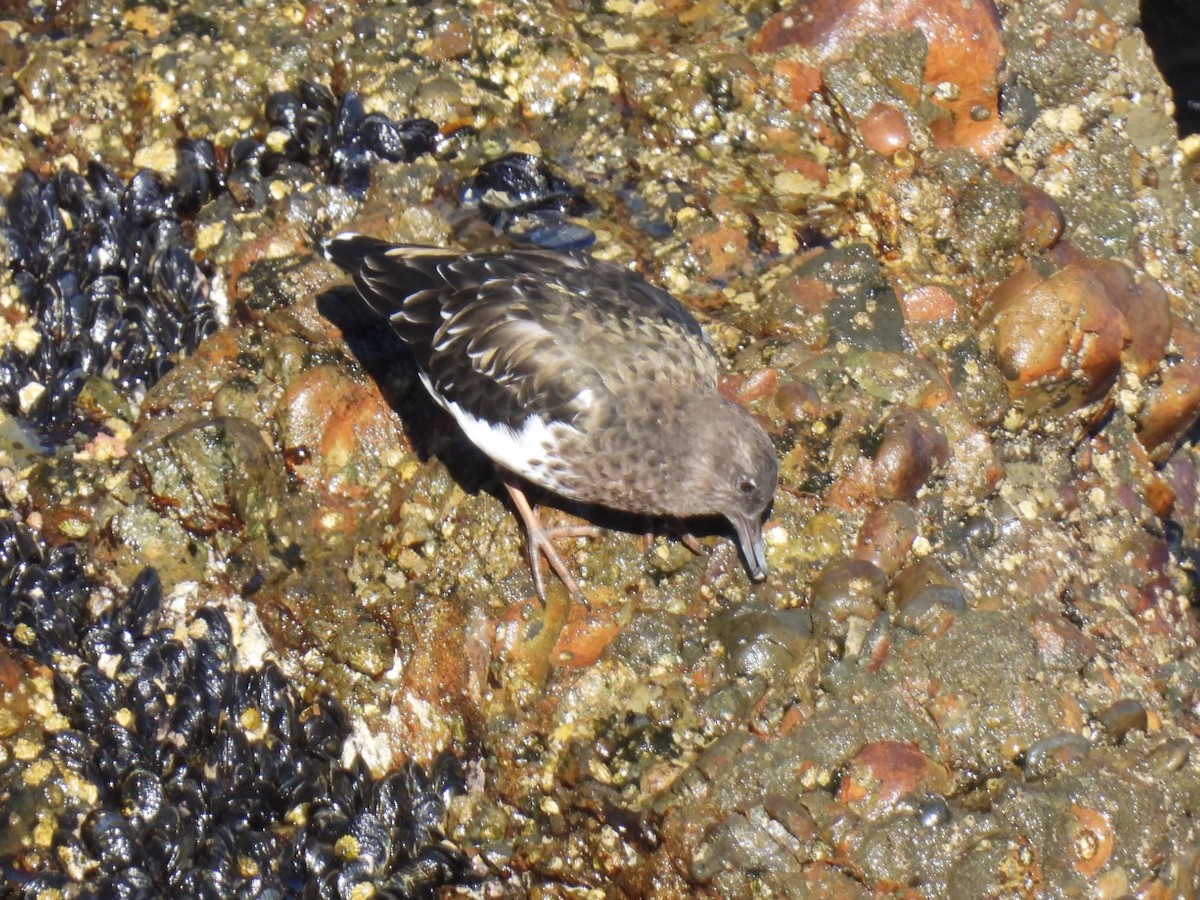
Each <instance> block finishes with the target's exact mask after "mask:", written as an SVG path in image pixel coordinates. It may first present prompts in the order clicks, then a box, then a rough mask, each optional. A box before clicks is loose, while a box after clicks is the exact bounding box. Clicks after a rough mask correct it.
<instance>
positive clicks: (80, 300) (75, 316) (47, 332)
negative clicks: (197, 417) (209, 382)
mask: <svg viewBox="0 0 1200 900" xmlns="http://www.w3.org/2000/svg"><path fill="white" fill-rule="evenodd" d="M192 153H195V154H199V155H203V154H206V153H207V154H208V155H211V146H208V147H207V148H205V147H204V142H191V143H190V144H189V145H188V146H186V147H185V148H184V154H185V155H186V154H192ZM180 171H181V173H187V172H191V171H192V168H191V167H187V166H185V167H182V168H181V170H180ZM182 197H183V195H182V194H181V193H180V192H179V191H177V190H176V189H175V187H174V186H173V185H170V184H168V183H166V182H164V181H163V180H162V179H161V178H160V177H159V176H158V175H157V174H155V173H154V172H152V171H150V170H147V169H143V170H142V171H140V172H138V173H137V174H136V175H134V176H133V178H131V179H130V180H129V183H128V184H125V183H123V182H122V181H121V180H120V179H119V178H117V177H116V175H114V174H113V172H112V171H111V170H109V169H108V168H106V167H105V166H102V165H100V164H98V163H93V164H92V165H91V166H89V167H88V170H87V174H86V176H84V175H80V174H78V173H76V172H72V171H71V170H69V169H60V170H59V171H58V172H57V173H56V174H55V175H54V176H53V177H52V178H49V179H42V178H39V177H38V176H36V175H35V174H34V173H32V172H29V171H26V172H23V173H22V174H21V175H20V176H19V177H18V178H17V181H16V184H15V185H14V186H13V190H12V193H11V194H10V195H9V197H8V202H7V207H6V210H5V212H6V215H5V217H4V219H3V221H0V238H2V239H3V240H4V241H5V243H7V245H8V246H7V250H8V257H9V259H10V260H11V266H12V275H13V279H14V284H15V287H16V291H17V296H18V299H19V300H20V301H21V303H22V304H24V305H25V306H26V307H27V308H28V309H29V311H30V312H31V314H32V315H33V316H34V318H35V320H36V322H35V326H34V330H35V331H36V333H37V342H36V346H33V347H31V346H29V342H25V343H22V342H19V341H15V342H12V343H10V344H9V345H8V346H7V347H6V348H5V350H4V355H3V357H2V358H0V404H3V406H4V407H5V408H6V409H8V410H9V411H10V412H14V413H19V414H21V415H22V416H23V417H24V418H25V419H26V420H27V421H29V422H30V423H31V424H33V425H35V426H36V427H37V428H38V430H39V431H41V432H42V434H43V435H44V436H46V437H48V438H50V439H51V440H55V439H61V438H63V437H66V436H69V435H70V434H71V433H72V431H73V430H75V429H78V428H84V427H85V426H86V421H87V420H86V417H85V416H84V414H83V413H82V412H81V411H79V410H78V409H77V408H76V399H77V398H78V396H79V394H80V392H81V391H82V390H83V387H84V385H85V384H86V383H87V381H88V380H89V379H93V378H95V379H104V380H107V381H109V382H113V383H115V384H116V385H117V387H118V388H120V389H121V390H122V391H124V392H126V393H136V392H137V391H139V390H143V389H145V388H146V387H147V386H149V385H150V384H153V383H154V382H155V381H156V380H157V379H158V378H159V377H160V376H161V375H162V374H163V373H164V372H165V371H166V370H167V369H168V368H170V366H171V356H172V354H174V353H177V352H178V351H180V350H187V351H190V350H194V349H195V348H196V346H197V345H198V344H199V343H200V341H201V340H203V339H204V338H205V337H206V336H207V335H208V334H210V333H212V332H213V331H214V330H215V329H216V327H217V320H216V316H215V315H214V312H213V308H212V306H211V304H210V303H209V301H208V291H207V283H206V279H205V278H204V276H203V274H202V273H201V271H200V269H199V268H198V267H197V265H196V263H195V262H194V261H193V260H192V255H191V253H190V251H189V248H188V245H187V242H186V241H185V240H184V235H183V226H182V224H181V222H180V220H179V215H178V213H179V207H180V205H181V203H182V200H181V198H182Z"/></svg>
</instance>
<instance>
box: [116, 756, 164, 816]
mask: <svg viewBox="0 0 1200 900" xmlns="http://www.w3.org/2000/svg"><path fill="white" fill-rule="evenodd" d="M165 803H166V795H165V794H164V793H163V786H162V780H161V779H160V778H159V777H158V775H156V774H155V773H154V772H151V771H149V770H148V769H142V768H132V769H130V770H129V771H128V772H127V773H126V774H125V777H124V779H122V781H121V812H122V813H123V814H124V815H125V816H126V818H128V819H129V822H130V824H131V825H132V826H133V827H134V828H135V829H137V830H138V831H144V830H146V829H147V828H149V827H151V826H152V825H155V824H157V822H158V817H159V815H160V814H161V813H162V810H163V805H164V804H165Z"/></svg>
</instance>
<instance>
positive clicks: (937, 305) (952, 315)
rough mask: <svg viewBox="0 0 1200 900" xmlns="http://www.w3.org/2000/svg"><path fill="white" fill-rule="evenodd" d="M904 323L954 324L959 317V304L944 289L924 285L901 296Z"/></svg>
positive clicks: (933, 285)
mask: <svg viewBox="0 0 1200 900" xmlns="http://www.w3.org/2000/svg"><path fill="white" fill-rule="evenodd" d="M900 308H901V309H902V310H903V311H904V321H906V322H908V323H909V324H917V323H937V322H952V321H954V319H956V318H957V317H958V303H957V302H956V301H955V299H954V295H953V294H951V293H950V292H949V291H948V290H946V289H945V288H944V287H941V286H939V285H936V284H922V285H919V286H917V287H915V288H912V289H911V290H907V291H904V293H903V294H901V295H900Z"/></svg>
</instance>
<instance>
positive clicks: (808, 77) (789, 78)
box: [771, 59, 821, 109]
mask: <svg viewBox="0 0 1200 900" xmlns="http://www.w3.org/2000/svg"><path fill="white" fill-rule="evenodd" d="M771 75H772V76H773V77H774V80H775V83H776V84H777V85H778V86H779V87H780V88H781V90H780V94H781V95H782V96H781V98H782V100H783V101H784V103H785V104H787V106H788V107H789V108H791V109H800V108H802V107H803V106H805V105H806V104H807V103H808V102H809V101H810V100H812V96H813V94H815V93H816V92H817V91H819V90H820V89H821V70H820V69H818V68H817V67H816V66H813V65H809V64H808V63H802V62H799V61H797V60H794V59H777V60H775V61H774V62H773V63H772V64H771Z"/></svg>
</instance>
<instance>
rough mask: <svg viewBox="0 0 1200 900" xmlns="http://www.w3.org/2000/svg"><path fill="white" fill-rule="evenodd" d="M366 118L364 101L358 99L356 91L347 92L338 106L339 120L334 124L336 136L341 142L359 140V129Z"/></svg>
mask: <svg viewBox="0 0 1200 900" xmlns="http://www.w3.org/2000/svg"><path fill="white" fill-rule="evenodd" d="M364 118H366V112H365V111H364V110H363V105H362V101H361V100H359V99H358V94H356V93H355V92H354V91H348V92H346V93H345V94H343V95H342V100H341V102H340V103H339V104H338V111H337V118H336V119H335V120H334V123H333V127H334V136H335V137H336V138H337V139H338V140H339V141H341V142H348V141H352V140H355V139H357V138H358V129H359V128H360V127H361V126H362V122H363V119H364Z"/></svg>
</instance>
